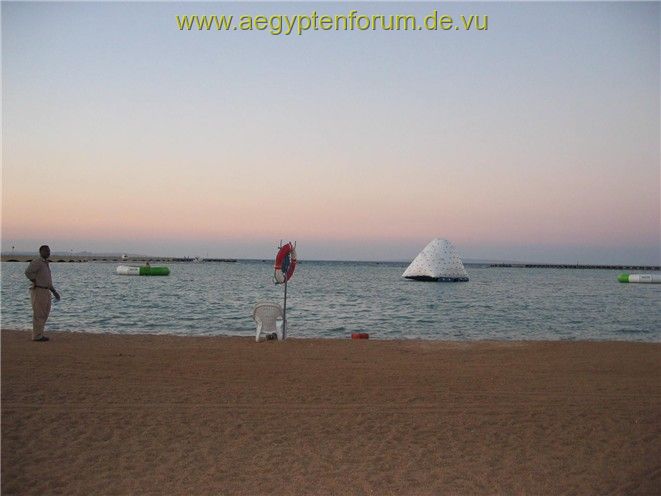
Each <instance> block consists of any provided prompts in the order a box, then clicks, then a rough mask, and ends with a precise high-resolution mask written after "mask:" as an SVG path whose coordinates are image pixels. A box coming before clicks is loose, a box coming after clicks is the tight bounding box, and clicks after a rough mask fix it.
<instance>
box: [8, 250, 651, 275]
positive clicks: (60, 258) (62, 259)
mask: <svg viewBox="0 0 661 496" xmlns="http://www.w3.org/2000/svg"><path fill="white" fill-rule="evenodd" d="M34 258H35V256H33V255H7V254H3V255H2V256H1V257H0V259H1V261H2V262H24V263H25V262H30V261H31V260H32V259H34ZM51 259H52V261H53V262H55V263H85V262H115V263H138V262H149V263H154V262H156V263H175V262H176V263H182V262H183V263H195V262H205V263H209V262H217V263H234V262H238V261H239V259H236V258H203V259H196V258H191V257H128V258H126V259H122V258H121V257H118V256H103V255H53V256H52V257H51ZM241 261H248V262H270V260H267V259H260V258H254V259H245V260H243V259H242V260H241ZM299 262H302V263H359V264H408V263H409V262H406V261H371V260H299ZM464 265H465V266H467V267H490V268H512V269H585V270H590V269H592V270H647V271H659V270H661V266H659V265H633V264H612V265H611V264H547V263H517V262H512V263H509V262H507V263H490V262H464Z"/></svg>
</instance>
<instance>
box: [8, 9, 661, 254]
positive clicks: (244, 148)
mask: <svg viewBox="0 0 661 496" xmlns="http://www.w3.org/2000/svg"><path fill="white" fill-rule="evenodd" d="M351 9H357V10H359V11H360V13H365V14H375V13H377V14H390V13H395V14H414V15H418V16H419V17H420V18H423V17H424V16H425V15H427V14H429V13H430V12H433V10H434V9H437V10H438V11H439V12H440V13H447V14H450V15H453V16H458V15H459V14H464V15H470V14H477V15H481V16H485V15H488V16H489V26H488V30H486V31H415V32H383V31H381V32H379V31H367V32H362V31H354V32H334V31H327V32H324V31H317V32H307V33H304V34H303V35H302V36H297V35H291V36H272V35H270V34H268V33H267V32H241V31H229V32H218V31H213V30H212V31H203V32H198V31H180V30H178V29H177V24H176V18H175V16H176V15H182V14H217V15H219V14H232V15H235V16H238V15H242V14H254V15H257V14H263V15H271V14H290V15H291V14H309V13H311V12H312V11H313V10H316V11H318V12H319V13H320V14H322V13H324V14H330V15H334V14H347V13H348V12H349V11H350V10H351ZM1 14H2V145H3V149H2V250H3V251H5V252H6V251H10V250H11V248H12V246H13V247H15V249H16V250H17V251H34V250H36V248H37V247H38V246H39V245H41V244H42V243H48V244H50V246H51V248H52V249H53V250H54V251H83V250H86V251H95V252H127V253H142V254H151V255H164V256H209V257H236V258H270V257H272V256H273V255H274V253H275V250H276V248H277V245H278V244H279V242H280V240H281V239H282V240H292V241H293V240H296V241H297V244H298V252H299V257H300V258H302V259H332V260H403V261H404V260H410V259H412V258H413V257H415V255H416V254H417V253H418V252H419V251H420V250H421V249H422V248H423V247H424V246H425V245H426V244H427V243H428V242H429V241H430V240H431V239H433V238H437V237H440V238H446V239H449V240H451V241H452V242H453V243H454V244H455V245H456V246H457V248H458V250H459V253H460V254H461V255H462V256H463V257H464V258H469V259H489V260H498V259H501V260H518V261H531V262H534V261H536V262H559V263H576V262H580V263H614V264H619V263H640V264H643V263H645V264H659V263H661V251H660V250H661V248H660V246H661V239H660V237H661V233H660V230H661V218H660V216H661V213H660V210H661V206H660V205H661V199H660V190H661V184H660V171H659V169H660V137H659V136H660V131H661V128H660V124H659V115H660V99H659V92H660V64H659V61H660V29H659V25H660V17H661V13H660V4H659V3H657V2H644V3H600V2H591V3H564V2H562V3H486V4H481V3H448V2H436V3H406V4H405V3H401V4H400V3H362V2H361V3H355V4H352V3H350V2H347V3H344V4H337V3H317V4H309V3H277V2H271V3H261V4H260V3H253V4H245V3H243V4H240V3H225V4H222V3H203V4H191V3H187V4H178V3H130V2H128V3H90V2H87V3H85V2H76V3H11V2H2V11H1Z"/></svg>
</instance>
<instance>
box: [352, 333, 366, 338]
mask: <svg viewBox="0 0 661 496" xmlns="http://www.w3.org/2000/svg"><path fill="white" fill-rule="evenodd" d="M369 338H370V335H369V334H367V333H366V332H352V333H351V339H369Z"/></svg>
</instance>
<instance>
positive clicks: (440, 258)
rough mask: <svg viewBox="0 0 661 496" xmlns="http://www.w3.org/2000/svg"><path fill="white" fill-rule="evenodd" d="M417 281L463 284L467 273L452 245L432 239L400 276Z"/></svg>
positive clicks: (441, 240) (445, 240)
mask: <svg viewBox="0 0 661 496" xmlns="http://www.w3.org/2000/svg"><path fill="white" fill-rule="evenodd" d="M402 277H406V278H407V279H415V280H417V281H442V282H464V281H468V273H467V272H466V269H465V268H464V264H463V263H462V261H461V258H459V254H458V253H457V250H456V249H455V247H454V245H453V244H452V243H450V242H449V241H448V240H447V239H434V240H432V241H431V242H430V243H429V244H428V245H427V246H425V249H424V250H422V251H421V252H420V253H419V254H418V256H417V257H415V259H414V260H413V262H411V265H409V266H408V267H407V269H406V270H405V271H404V273H403V274H402Z"/></svg>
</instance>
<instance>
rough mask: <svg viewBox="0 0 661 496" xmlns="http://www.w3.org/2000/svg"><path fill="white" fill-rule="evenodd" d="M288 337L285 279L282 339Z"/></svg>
mask: <svg viewBox="0 0 661 496" xmlns="http://www.w3.org/2000/svg"><path fill="white" fill-rule="evenodd" d="M285 339H287V280H286V279H285V302H284V304H283V305H282V340H283V341H284V340H285Z"/></svg>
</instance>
